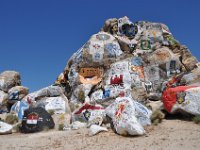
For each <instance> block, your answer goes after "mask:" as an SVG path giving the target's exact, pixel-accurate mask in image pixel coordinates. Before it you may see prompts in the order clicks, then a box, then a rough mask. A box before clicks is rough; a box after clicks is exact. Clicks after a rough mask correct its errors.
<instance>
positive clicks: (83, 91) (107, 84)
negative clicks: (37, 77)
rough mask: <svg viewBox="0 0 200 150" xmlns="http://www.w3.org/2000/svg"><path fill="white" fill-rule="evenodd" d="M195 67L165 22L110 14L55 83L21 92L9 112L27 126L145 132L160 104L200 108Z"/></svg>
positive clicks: (198, 74) (171, 107)
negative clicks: (117, 17) (28, 91)
mask: <svg viewBox="0 0 200 150" xmlns="http://www.w3.org/2000/svg"><path fill="white" fill-rule="evenodd" d="M199 66H200V65H199V63H198V61H197V59H196V58H195V57H194V56H192V54H191V53H190V51H189V49H188V48H187V47H186V46H183V45H181V44H180V43H179V42H178V41H177V40H175V39H174V37H173V35H172V33H171V32H170V31H169V29H168V27H167V26H166V25H164V24H161V23H153V22H146V21H140V22H135V23H134V22H131V21H130V20H129V18H128V17H123V18H119V19H116V18H112V19H108V20H107V21H106V22H105V24H104V26H103V28H102V29H101V31H100V32H99V33H97V34H94V35H92V36H91V38H90V39H89V41H88V42H86V43H85V44H84V45H83V46H82V47H81V48H80V49H79V50H78V51H77V52H76V53H74V55H73V56H72V57H71V58H70V60H69V61H68V63H67V65H66V67H65V69H64V71H63V72H62V73H61V74H60V75H59V77H58V78H57V80H56V81H55V83H54V84H53V85H51V86H49V87H46V88H44V89H41V90H39V91H36V92H34V93H31V94H28V95H26V94H27V93H26V94H25V95H26V96H25V97H19V98H18V99H17V102H15V103H14V104H13V103H12V104H13V105H12V107H11V106H10V108H9V109H8V111H9V113H13V114H15V115H16V116H17V118H18V120H20V122H21V126H20V130H21V131H22V132H24V133H30V132H37V131H42V130H44V129H45V128H48V129H51V128H54V127H55V126H56V128H59V129H61V130H71V129H79V128H84V127H86V128H89V132H90V134H91V135H95V134H97V133H99V132H101V131H107V130H108V129H109V128H112V129H113V130H114V131H115V132H116V133H117V134H120V135H143V134H144V133H145V130H144V127H145V126H147V125H151V121H152V118H156V119H157V118H158V116H160V114H159V113H157V112H159V111H160V110H165V111H167V112H168V113H176V112H180V111H182V112H184V113H189V114H192V115H199V114H200V96H199V95H200V94H199V93H200V88H199V84H200V82H199V80H200V68H199ZM2 74H4V73H2ZM1 76H2V75H1ZM1 78H2V77H0V89H1V90H2V92H1V93H0V95H1V96H0V100H1V101H6V100H7V99H9V98H8V95H9V91H8V89H7V91H6V90H5V91H4V89H3V88H5V87H9V88H10V87H11V86H7V85H6V86H3V85H4V84H5V83H4V82H3V81H1V80H2V79H1ZM9 79H10V78H9ZM18 84H19V83H18V82H17V83H16V84H14V85H13V84H12V86H16V85H18ZM12 91H15V90H12ZM5 92H8V94H6V93H5ZM18 92H19V91H18ZM14 93H15V92H14ZM16 93H17V92H16ZM19 93H20V92H19ZM6 96H7V97H6ZM9 97H10V96H9ZM6 104H8V103H7V102H6ZM3 106H5V105H3V103H2V104H1V107H3ZM1 111H4V109H1ZM50 114H51V115H50ZM156 115H158V116H156ZM161 116H162V115H161ZM163 117H164V116H162V117H160V118H163ZM1 123H4V122H1ZM2 126H3V125H2Z"/></svg>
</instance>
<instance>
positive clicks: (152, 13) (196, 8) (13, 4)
mask: <svg viewBox="0 0 200 150" xmlns="http://www.w3.org/2000/svg"><path fill="white" fill-rule="evenodd" d="M125 15H126V16H128V17H129V18H130V19H131V20H132V21H133V22H135V21H141V20H147V21H154V22H162V23H165V24H167V25H168V26H169V28H170V30H171V32H172V33H173V35H174V36H175V38H176V39H178V40H179V41H180V42H181V43H182V44H185V45H187V46H188V47H189V48H190V50H191V51H192V53H193V54H194V55H195V56H196V57H197V58H198V59H199V58H200V52H199V44H200V37H199V36H200V1H199V0H165V1H162V0H123V1H122V0H79V1H77V0H73V1H70V0H65V1H64V0H63V1H62V0H0V72H2V71H4V70H17V71H19V72H20V73H21V77H22V83H23V85H25V86H27V87H29V88H30V90H31V91H34V90H38V89H40V88H42V87H45V86H48V85H50V84H51V83H53V81H54V80H55V79H56V77H57V76H58V75H59V73H60V72H61V71H62V70H63V69H64V67H65V64H66V62H67V60H68V59H69V57H70V56H71V55H72V54H73V53H74V52H75V51H76V50H77V49H78V48H79V47H81V46H82V45H83V44H84V43H85V42H86V41H87V40H88V39H89V37H90V36H91V35H92V34H94V33H97V32H98V31H99V30H100V28H101V27H102V26H103V24H104V21H105V20H106V19H107V18H112V17H117V18H119V17H122V16H125Z"/></svg>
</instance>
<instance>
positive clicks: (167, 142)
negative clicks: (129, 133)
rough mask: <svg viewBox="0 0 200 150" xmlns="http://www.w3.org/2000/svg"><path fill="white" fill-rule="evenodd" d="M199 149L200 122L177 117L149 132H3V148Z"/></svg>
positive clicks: (9, 149) (94, 149)
mask: <svg viewBox="0 0 200 150" xmlns="http://www.w3.org/2000/svg"><path fill="white" fill-rule="evenodd" d="M49 149H50V150H51V149H52V150H199V149H200V125H197V124H195V123H193V122H191V121H183V120H178V119H172V120H164V121H163V122H162V123H161V124H159V125H158V126H151V127H148V128H147V134H146V135H144V136H138V137H122V136H119V135H116V134H115V133H113V132H112V131H111V130H110V131H109V132H104V133H100V134H98V135H96V136H92V137H90V136H89V135H88V130H87V129H81V130H74V131H47V132H40V133H35V134H20V133H15V134H10V135H1V136H0V150H49Z"/></svg>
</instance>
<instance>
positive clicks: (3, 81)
mask: <svg viewBox="0 0 200 150" xmlns="http://www.w3.org/2000/svg"><path fill="white" fill-rule="evenodd" d="M19 85H21V80H20V74H19V73H18V72H16V71H4V72H2V73H1V74H0V90H2V91H4V92H8V90H9V89H11V88H12V87H14V86H19Z"/></svg>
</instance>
